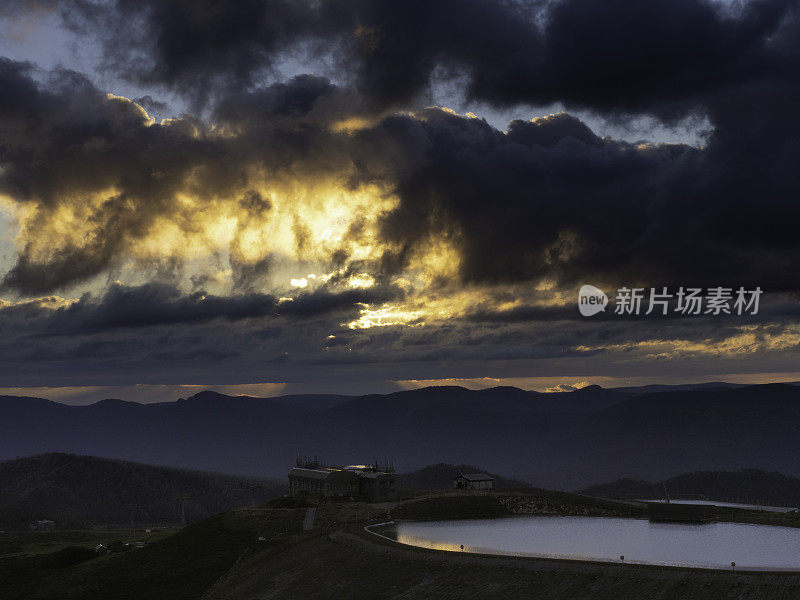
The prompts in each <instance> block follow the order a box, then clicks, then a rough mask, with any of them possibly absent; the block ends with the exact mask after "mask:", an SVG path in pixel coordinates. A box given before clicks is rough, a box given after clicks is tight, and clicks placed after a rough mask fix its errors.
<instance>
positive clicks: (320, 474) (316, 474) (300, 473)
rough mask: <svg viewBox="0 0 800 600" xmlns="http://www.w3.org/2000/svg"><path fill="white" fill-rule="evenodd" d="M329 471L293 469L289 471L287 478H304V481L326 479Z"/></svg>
mask: <svg viewBox="0 0 800 600" xmlns="http://www.w3.org/2000/svg"><path fill="white" fill-rule="evenodd" d="M330 474H331V471H323V470H322V469H301V468H300V467H295V468H294V469H292V470H291V471H289V477H305V478H306V479H327V478H328V475H330Z"/></svg>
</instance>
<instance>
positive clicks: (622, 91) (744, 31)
mask: <svg viewBox="0 0 800 600" xmlns="http://www.w3.org/2000/svg"><path fill="white" fill-rule="evenodd" d="M62 7H63V12H64V14H65V16H66V17H67V19H68V21H69V22H70V23H72V25H73V26H77V27H81V26H82V27H83V28H84V30H85V31H86V32H89V33H96V32H98V31H99V32H100V34H101V36H105V37H104V40H105V43H106V55H107V56H108V57H109V58H110V59H111V63H112V65H113V67H114V68H115V69H116V70H117V71H122V72H124V73H126V74H127V75H128V76H129V77H131V78H133V79H136V80H138V81H140V82H144V83H153V82H155V83H160V84H163V85H165V86H167V87H170V88H172V89H177V90H181V91H183V92H187V93H189V94H190V95H191V96H192V97H193V99H194V100H196V101H198V102H200V103H205V102H207V101H208V100H209V99H210V98H211V97H212V96H213V95H214V93H215V92H217V91H219V90H220V89H224V90H229V89H231V88H232V87H237V88H239V89H246V88H248V87H250V86H252V85H253V84H255V83H257V82H258V81H259V80H260V79H261V78H263V76H264V75H265V74H268V71H269V69H270V68H271V67H272V66H274V63H275V62H276V61H277V60H278V59H280V58H281V57H285V56H286V55H290V54H292V53H296V52H298V51H299V50H300V49H301V48H304V49H305V50H306V52H309V53H312V54H318V55H324V56H325V57H327V58H329V57H330V56H331V55H334V56H336V58H337V59H338V61H337V63H338V65H339V68H340V70H341V72H342V76H343V77H344V78H348V79H350V80H352V81H354V83H355V84H356V86H357V88H358V90H359V91H360V93H361V94H362V95H363V96H364V97H365V98H368V99H369V102H370V103H371V104H372V105H373V106H375V107H397V106H401V105H404V104H408V103H409V102H411V101H413V100H414V99H415V98H417V97H418V96H419V94H420V93H423V92H425V91H426V89H427V87H428V86H429V84H430V82H431V78H432V77H433V76H434V75H435V74H438V75H439V76H445V77H448V76H452V77H458V78H460V79H461V80H462V81H464V82H465V85H466V90H467V93H468V95H469V96H470V97H471V98H473V99H476V100H481V101H487V102H491V103H494V104H497V105H510V104H517V103H522V104H550V103H552V102H564V103H566V104H567V105H568V106H581V107H588V108H592V109H596V110H601V111H606V112H612V113H613V112H617V113H624V112H642V113H656V114H659V115H661V116H663V117H665V118H673V117H676V116H678V115H680V114H685V113H687V112H691V111H693V110H695V109H696V108H697V105H698V104H701V103H703V102H705V101H707V100H708V99H709V98H714V97H718V96H719V94H720V93H722V92H723V91H724V90H726V89H728V88H730V87H735V86H737V85H740V84H742V83H752V82H756V81H759V80H761V79H763V78H764V77H765V76H766V77H775V78H778V79H786V80H796V78H797V65H798V53H797V47H796V33H797V21H796V18H797V14H796V8H797V5H796V2H794V1H793V0H761V1H751V2H745V3H743V4H730V5H726V4H723V3H715V2H710V1H708V0H651V1H648V2H638V1H636V0H611V1H604V2H596V1H594V0H561V1H557V2H542V1H539V0H532V1H516V2H512V1H494V2H486V1H481V0H440V1H437V2H428V1H425V0H409V1H406V2H394V1H392V0H378V1H375V0H349V1H338V0H337V1H322V2H311V1H307V0H300V1H292V2H290V1H275V0H246V1H243V2H236V3H234V4H231V3H229V2H224V1H222V0H213V1H206V2H189V1H188V0H168V1H163V0H144V1H143V0H111V1H108V2H87V1H85V0H72V1H69V0H65V1H64V2H63V3H62Z"/></svg>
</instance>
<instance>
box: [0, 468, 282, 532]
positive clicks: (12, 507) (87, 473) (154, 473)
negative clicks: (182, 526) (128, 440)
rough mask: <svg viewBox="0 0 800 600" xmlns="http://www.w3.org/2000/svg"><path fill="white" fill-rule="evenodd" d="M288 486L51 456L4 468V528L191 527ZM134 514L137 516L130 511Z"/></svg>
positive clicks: (0, 513) (0, 515)
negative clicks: (43, 524)
mask: <svg viewBox="0 0 800 600" xmlns="http://www.w3.org/2000/svg"><path fill="white" fill-rule="evenodd" d="M285 488H286V485H285V484H284V482H283V481H275V480H265V479H253V478H250V479H248V478H243V477H233V476H230V475H223V474H220V473H207V472H202V471H190V470H185V469H173V468H166V467H156V466H152V465H145V464H141V463H134V462H129V461H120V460H112V459H107V458H97V457H95V456H77V455H74V454H63V453H50V454H41V455H37V456H30V457H25V458H18V459H15V460H7V461H3V462H0V529H2V528H9V527H12V528H13V527H24V526H26V525H27V524H28V523H30V522H33V521H37V520H40V519H50V520H53V521H55V522H56V525H57V526H58V527H60V528H66V527H72V528H77V527H80V528H83V527H87V526H89V525H90V524H111V525H119V524H126V525H127V524H128V523H130V522H131V516H133V518H134V522H135V523H136V522H138V523H139V525H140V526H142V525H145V524H153V523H178V522H180V520H181V516H182V515H181V504H182V503H183V504H184V505H185V507H184V508H185V513H186V518H187V520H188V521H196V520H199V519H203V518H206V517H209V516H211V515H213V514H217V513H220V512H224V511H227V510H231V509H232V508H236V507H239V506H249V505H250V504H251V503H253V502H257V503H263V502H266V501H267V500H269V499H271V498H275V497H277V496H280V495H282V494H283V493H285ZM132 511H133V515H131V512H132Z"/></svg>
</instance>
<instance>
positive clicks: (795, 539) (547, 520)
mask: <svg viewBox="0 0 800 600" xmlns="http://www.w3.org/2000/svg"><path fill="white" fill-rule="evenodd" d="M395 533H396V535H397V540H398V541H399V542H402V543H404V544H411V545H414V546H421V547H423V548H436V549H440V550H456V551H460V550H461V546H462V545H463V546H464V548H463V551H464V552H479V553H484V554H510V555H521V556H537V557H548V558H569V559H576V560H600V561H611V562H620V555H623V556H624V557H625V562H626V563H642V564H656V565H680V566H691V567H702V568H725V569H730V568H731V566H730V564H731V562H732V561H733V562H735V563H736V568H737V569H740V568H743V569H758V570H782V569H799V570H800V529H794V528H791V527H773V526H769V525H745V524H741V523H708V524H702V525H684V524H676V523H651V522H650V521H647V520H644V519H616V518H604V517H512V518H508V519H480V520H468V521H432V522H403V523H400V524H398V525H397V528H396V531H395Z"/></svg>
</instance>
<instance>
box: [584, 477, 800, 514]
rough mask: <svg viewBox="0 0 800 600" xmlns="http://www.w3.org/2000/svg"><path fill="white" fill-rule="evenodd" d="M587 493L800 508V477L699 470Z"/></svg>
mask: <svg viewBox="0 0 800 600" xmlns="http://www.w3.org/2000/svg"><path fill="white" fill-rule="evenodd" d="M583 493H584V494H587V495H589V496H599V497H602V498H663V497H664V496H665V493H666V494H669V496H670V497H672V498H697V497H701V498H704V499H708V500H718V501H722V502H740V503H746V504H762V505H768V506H788V507H800V478H797V477H789V476H787V475H782V474H781V473H775V472H767V471H759V470H758V469H744V470H742V471H698V472H695V473H685V474H683V475H678V476H677V477H670V478H669V479H665V480H664V481H660V482H651V481H642V480H640V479H619V480H617V481H613V482H611V483H603V484H598V485H593V486H590V487H588V488H586V489H585V490H583Z"/></svg>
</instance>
